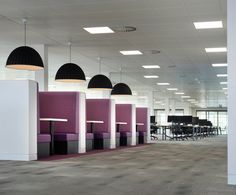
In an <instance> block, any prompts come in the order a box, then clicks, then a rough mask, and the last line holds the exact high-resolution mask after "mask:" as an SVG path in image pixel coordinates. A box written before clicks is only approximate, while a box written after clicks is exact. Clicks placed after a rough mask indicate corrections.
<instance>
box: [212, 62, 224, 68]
mask: <svg viewBox="0 0 236 195" xmlns="http://www.w3.org/2000/svg"><path fill="white" fill-rule="evenodd" d="M212 66H213V67H227V66H228V64H226V63H220V64H212Z"/></svg>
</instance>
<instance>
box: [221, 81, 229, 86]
mask: <svg viewBox="0 0 236 195" xmlns="http://www.w3.org/2000/svg"><path fill="white" fill-rule="evenodd" d="M220 84H221V85H227V84H228V82H226V81H224V82H220Z"/></svg>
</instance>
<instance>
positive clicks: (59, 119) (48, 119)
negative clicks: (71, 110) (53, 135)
mask: <svg viewBox="0 0 236 195" xmlns="http://www.w3.org/2000/svg"><path fill="white" fill-rule="evenodd" d="M39 120H40V121H57V122H67V121H68V120H67V119H65V118H40V119H39Z"/></svg>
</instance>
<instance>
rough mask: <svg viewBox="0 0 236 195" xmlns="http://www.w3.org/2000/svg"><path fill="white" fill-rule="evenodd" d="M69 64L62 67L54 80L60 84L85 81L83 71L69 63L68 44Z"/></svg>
mask: <svg viewBox="0 0 236 195" xmlns="http://www.w3.org/2000/svg"><path fill="white" fill-rule="evenodd" d="M69 54H70V63H66V64H64V65H62V66H61V67H60V68H59V69H58V71H57V73H56V77H55V80H56V81H60V82H83V81H86V78H85V74H84V71H83V70H82V69H81V68H80V67H79V66H78V65H77V64H74V63H71V43H69Z"/></svg>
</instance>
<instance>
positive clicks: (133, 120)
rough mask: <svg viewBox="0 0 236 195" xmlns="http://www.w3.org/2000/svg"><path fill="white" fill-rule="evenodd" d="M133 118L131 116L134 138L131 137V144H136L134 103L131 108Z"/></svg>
mask: <svg viewBox="0 0 236 195" xmlns="http://www.w3.org/2000/svg"><path fill="white" fill-rule="evenodd" d="M131 114H132V118H131V131H132V138H131V145H132V146H135V145H136V106H135V104H132V110H131Z"/></svg>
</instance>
